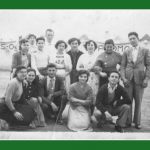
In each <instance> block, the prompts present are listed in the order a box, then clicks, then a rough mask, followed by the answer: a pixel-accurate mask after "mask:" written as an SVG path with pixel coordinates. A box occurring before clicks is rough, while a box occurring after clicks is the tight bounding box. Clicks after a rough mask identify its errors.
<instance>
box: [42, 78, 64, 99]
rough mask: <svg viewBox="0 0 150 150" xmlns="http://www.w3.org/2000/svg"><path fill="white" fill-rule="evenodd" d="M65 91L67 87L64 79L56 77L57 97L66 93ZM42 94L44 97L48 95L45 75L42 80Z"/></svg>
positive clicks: (55, 91)
mask: <svg viewBox="0 0 150 150" xmlns="http://www.w3.org/2000/svg"><path fill="white" fill-rule="evenodd" d="M64 92H65V88H64V82H63V80H62V79H61V78H59V77H56V80H55V89H54V93H55V94H54V95H55V97H57V96H62V95H63V94H64ZM40 95H41V96H42V98H44V97H47V96H48V92H47V77H44V79H43V80H41V81H40Z"/></svg>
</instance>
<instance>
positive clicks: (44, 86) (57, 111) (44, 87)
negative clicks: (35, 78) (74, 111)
mask: <svg viewBox="0 0 150 150" xmlns="http://www.w3.org/2000/svg"><path fill="white" fill-rule="evenodd" d="M56 72H57V69H56V65H55V64H52V63H51V64H49V65H48V66H47V73H48V75H47V76H46V77H44V78H43V79H42V80H41V90H40V92H41V93H40V95H41V97H42V109H43V112H44V114H45V117H47V118H48V117H51V118H55V119H56V123H60V124H61V123H62V112H63V110H64V108H65V106H66V103H67V96H66V95H65V87H64V82H63V80H62V79H61V78H59V77H57V76H56Z"/></svg>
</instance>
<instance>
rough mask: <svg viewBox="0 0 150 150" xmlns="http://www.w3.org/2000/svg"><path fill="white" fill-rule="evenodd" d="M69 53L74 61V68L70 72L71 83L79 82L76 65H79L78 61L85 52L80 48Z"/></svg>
mask: <svg viewBox="0 0 150 150" xmlns="http://www.w3.org/2000/svg"><path fill="white" fill-rule="evenodd" d="M67 54H68V55H70V58H71V62H72V70H71V72H70V83H71V84H72V83H75V82H77V80H78V79H77V70H76V66H77V62H78V59H79V57H80V56H81V55H82V54H83V53H82V52H81V51H80V50H78V51H76V52H72V50H70V51H68V52H67Z"/></svg>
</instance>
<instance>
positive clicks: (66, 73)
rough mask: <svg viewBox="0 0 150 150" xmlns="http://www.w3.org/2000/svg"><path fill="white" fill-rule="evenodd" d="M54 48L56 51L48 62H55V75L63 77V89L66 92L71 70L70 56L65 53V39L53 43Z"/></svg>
mask: <svg viewBox="0 0 150 150" xmlns="http://www.w3.org/2000/svg"><path fill="white" fill-rule="evenodd" d="M55 48H56V49H57V51H56V53H54V54H53V55H51V56H50V59H49V63H54V64H56V67H57V73H56V75H57V76H58V77H61V78H62V79H64V84H65V89H66V91H67V92H68V90H69V86H70V72H71V70H72V64H71V59H70V56H69V55H68V54H66V53H65V49H66V48H67V44H66V42H65V41H62V40H59V41H57V43H56V44H55Z"/></svg>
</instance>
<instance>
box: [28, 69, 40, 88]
mask: <svg viewBox="0 0 150 150" xmlns="http://www.w3.org/2000/svg"><path fill="white" fill-rule="evenodd" d="M29 72H34V74H35V79H34V80H33V82H32V83H33V84H35V85H37V87H38V84H39V80H38V78H37V77H36V71H35V69H33V68H29V69H27V73H29Z"/></svg>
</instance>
